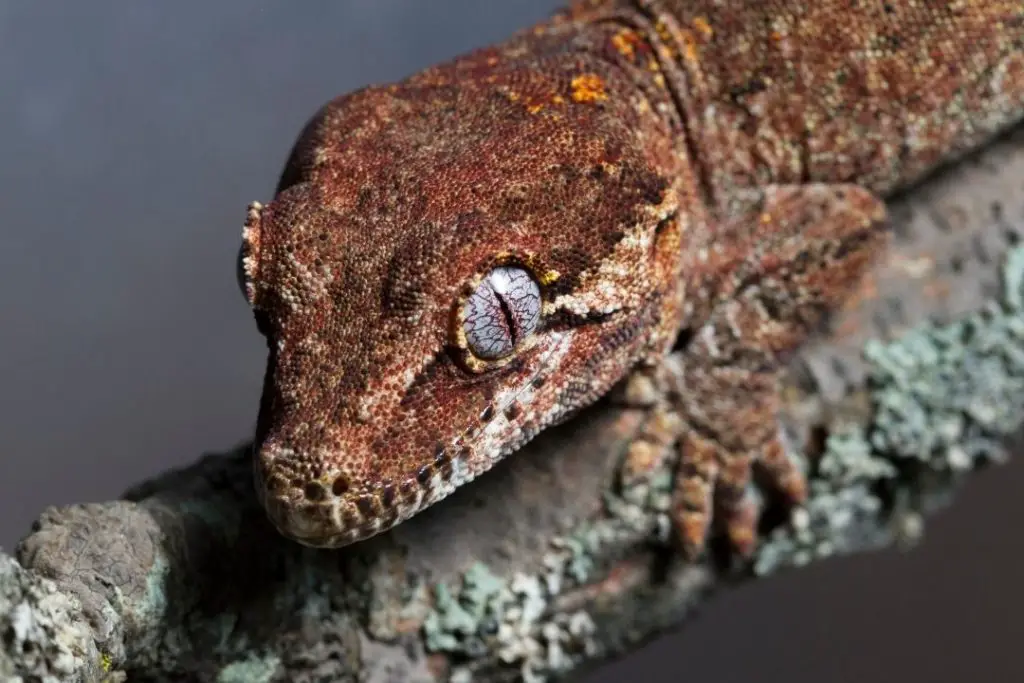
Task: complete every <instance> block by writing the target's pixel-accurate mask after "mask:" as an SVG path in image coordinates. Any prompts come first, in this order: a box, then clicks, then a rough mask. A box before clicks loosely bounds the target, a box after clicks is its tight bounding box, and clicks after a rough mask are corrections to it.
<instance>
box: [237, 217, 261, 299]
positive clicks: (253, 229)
mask: <svg viewBox="0 0 1024 683" xmlns="http://www.w3.org/2000/svg"><path fill="white" fill-rule="evenodd" d="M262 225H263V204H260V203H259V202H253V203H251V204H249V213H248V215H247V216H246V218H245V227H244V228H242V245H241V247H239V249H238V260H237V262H236V264H235V273H236V276H237V278H238V287H239V289H241V290H242V295H243V296H244V297H245V300H246V301H248V302H249V305H250V306H255V305H256V277H257V275H258V272H259V264H260V234H261V232H262V230H261V228H262Z"/></svg>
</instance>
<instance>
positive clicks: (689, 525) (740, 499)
mask: <svg viewBox="0 0 1024 683" xmlns="http://www.w3.org/2000/svg"><path fill="white" fill-rule="evenodd" d="M679 451H680V452H679V465H678V469H677V473H676V478H675V488H674V490H673V497H672V519H673V522H674V525H675V528H676V532H677V536H678V538H679V542H680V546H681V548H682V551H683V554H684V556H685V557H687V558H688V559H694V558H696V557H699V556H700V555H701V554H702V553H703V551H704V548H705V545H706V542H707V538H708V535H709V532H711V530H712V527H713V526H714V527H717V528H718V529H719V530H720V531H721V532H722V533H724V534H725V536H726V538H727V539H728V541H729V546H730V548H731V549H732V550H733V551H735V552H736V553H737V554H738V555H740V556H741V557H749V556H750V555H751V554H752V553H753V552H754V550H755V548H756V547H757V527H758V522H759V521H760V517H761V504H760V502H759V499H758V497H757V496H755V495H753V492H752V489H751V486H752V479H753V472H754V469H755V467H760V468H761V469H762V470H763V471H764V474H765V475H766V479H767V480H768V485H769V486H771V487H772V488H773V489H775V490H776V491H777V492H778V493H779V494H781V495H782V497H783V498H784V501H785V503H786V504H787V506H789V507H792V506H796V505H799V504H801V503H803V502H804V500H805V499H806V497H807V484H806V480H805V478H804V475H803V473H802V472H801V471H800V469H799V468H798V467H797V466H796V465H795V463H794V462H793V460H792V459H790V458H789V457H788V456H787V455H786V454H785V451H784V450H783V447H782V445H781V444H780V443H779V441H778V439H773V440H772V442H771V443H770V444H769V445H768V446H767V447H766V448H765V449H764V451H763V452H762V454H761V455H760V457H757V458H755V457H752V456H751V455H749V454H743V453H730V452H728V451H727V450H726V449H725V448H723V447H722V445H721V444H719V443H716V442H715V441H714V440H712V439H708V438H706V437H704V436H702V435H700V434H699V433H697V432H695V431H690V432H687V433H686V434H685V435H684V436H683V438H682V440H681V441H680V443H679ZM769 453H770V454H771V455H770V456H769Z"/></svg>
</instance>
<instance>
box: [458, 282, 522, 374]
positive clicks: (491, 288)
mask: <svg viewBox="0 0 1024 683" xmlns="http://www.w3.org/2000/svg"><path fill="white" fill-rule="evenodd" d="M540 303H541V302H540V287H539V286H538V285H537V281H536V280H534V279H533V277H532V276H531V275H530V273H528V272H527V271H526V270H524V269H522V268H517V267H515V266H501V267H499V268H495V269H494V270H492V271H491V272H489V273H487V276H486V277H484V279H483V282H481V283H480V285H479V286H478V287H477V288H476V290H475V291H474V292H473V293H472V294H471V295H470V296H469V298H468V299H467V300H466V303H465V304H464V306H463V309H462V329H463V331H464V332H465V333H466V342H467V343H468V344H469V350H470V351H472V353H473V355H474V356H476V357H478V358H482V359H484V360H497V359H499V358H504V357H505V356H507V355H509V354H511V353H512V351H513V350H514V349H515V348H516V346H517V345H518V344H519V343H520V342H521V341H522V340H524V339H526V338H527V337H529V336H530V335H531V334H533V331H534V330H536V329H537V323H538V321H539V320H540Z"/></svg>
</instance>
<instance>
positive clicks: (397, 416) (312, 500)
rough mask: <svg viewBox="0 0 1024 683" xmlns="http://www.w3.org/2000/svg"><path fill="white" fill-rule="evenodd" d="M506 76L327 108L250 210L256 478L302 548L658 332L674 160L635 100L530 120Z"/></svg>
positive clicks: (560, 405)
mask: <svg viewBox="0 0 1024 683" xmlns="http://www.w3.org/2000/svg"><path fill="white" fill-rule="evenodd" d="M508 80H509V82H513V83H514V82H518V81H516V80H515V75H514V74H512V75H510V76H509V77H508ZM520 80H521V79H520ZM502 83H503V81H502V80H501V78H497V77H496V78H494V79H491V80H486V79H484V78H483V77H480V78H475V79H474V78H466V79H463V80H462V81H460V82H459V84H458V87H456V86H455V85H453V84H452V83H451V82H448V81H446V80H445V78H444V77H443V74H440V75H439V72H427V74H426V75H422V76H420V77H417V78H414V79H412V80H410V81H406V82H404V83H403V84H400V85H397V86H387V87H381V88H372V89H366V90H363V91H360V92H357V93H354V94H352V95H349V96H346V97H342V98H339V99H338V100H335V101H334V102H332V103H330V104H329V105H327V106H326V107H325V108H324V109H323V110H322V111H321V112H320V113H319V114H318V115H317V116H316V117H315V118H314V119H313V120H312V121H311V123H310V124H309V125H308V126H307V128H306V129H305V131H304V132H303V134H302V136H301V137H300V139H299V141H298V143H297V144H296V146H295V149H294V150H293V153H292V156H291V159H290V160H289V163H288V166H287V167H286V170H285V173H284V175H283V177H282V181H281V184H280V186H279V190H278V193H277V195H276V197H275V199H274V200H273V201H272V202H271V203H270V204H268V205H266V206H263V205H259V204H254V205H253V206H252V207H251V208H250V211H249V215H248V220H247V222H246V226H245V231H244V240H243V249H242V266H243V267H242V279H243V285H244V289H245V294H246V297H247V299H248V301H249V302H250V304H251V305H252V307H253V309H254V311H255V313H256V318H257V322H258V325H259V328H260V330H261V331H262V332H263V333H264V335H265V336H266V337H267V340H268V345H269V351H270V353H269V363H268V367H267V371H266V379H265V384H264V391H263V398H262V402H261V407H260V417H259V426H258V428H257V436H256V444H255V468H256V475H257V488H258V490H259V494H260V498H261V501H262V503H263V505H264V506H265V508H266V509H267V512H268V514H269V517H270V519H271V520H272V521H273V523H274V524H275V525H276V526H277V528H278V529H279V530H280V531H281V532H282V533H284V534H285V535H287V536H289V537H291V538H293V539H295V540H298V541H300V542H302V543H305V544H307V545H313V546H321V547H337V546H342V545H346V544H348V543H351V542H354V541H357V540H360V539H363V538H366V537H368V536H371V535H373V534H375V533H377V532H380V531H383V530H385V529H387V528H389V527H390V526H393V525H394V524H397V523H398V522H400V521H402V520H404V519H407V518H408V517H410V516H412V515H413V514H415V513H416V512H418V511H419V510H421V509H423V508H424V507H426V506H428V505H430V504H431V503H433V502H435V501H437V500H439V499H441V498H443V497H445V496H446V495H447V494H449V493H450V492H451V491H453V490H454V489H455V488H457V487H458V486H459V485H461V484H463V483H465V482H468V481H469V480H470V479H472V478H474V477H475V476H477V475H479V474H481V473H482V472H484V471H486V470H487V469H489V468H490V467H491V466H492V465H493V464H494V463H495V462H497V461H498V460H499V459H501V458H502V457H503V456H505V455H507V454H508V453H509V452H511V451H513V450H515V449H516V448H518V447H520V446H521V445H522V444H524V443H525V442H526V441H527V440H529V439H530V438H532V437H533V436H534V435H535V434H536V433H537V432H539V431H540V430H542V429H544V428H545V427H546V426H548V425H551V424H553V423H556V422H558V421H561V420H563V419H565V418H566V417H568V416H569V415H570V414H571V413H572V412H574V411H576V410H577V409H579V408H582V407H584V406H586V405H587V404H589V403H591V402H593V401H594V400H596V398H598V397H599V396H601V395H602V394H603V393H605V392H606V391H607V390H608V389H609V387H610V386H611V385H612V384H613V383H614V382H616V381H617V380H618V379H619V378H621V377H622V375H623V374H624V373H625V372H626V370H627V369H628V368H629V367H630V366H631V365H632V364H634V363H635V362H636V361H637V360H638V359H640V358H641V357H642V356H643V355H644V354H646V353H649V352H651V351H652V350H653V349H654V348H655V347H658V349H659V350H660V349H661V348H663V347H664V346H665V345H666V344H667V343H670V342H671V339H670V336H669V335H670V332H668V331H669V330H670V331H671V333H674V331H675V325H676V324H677V320H675V319H674V316H675V315H676V313H675V311H676V309H677V308H678V304H674V303H672V302H673V301H674V300H675V299H677V298H678V297H677V296H675V285H673V284H671V283H672V282H673V277H674V271H673V268H675V267H677V266H676V262H677V260H678V257H677V256H676V254H678V250H679V248H680V244H679V242H680V232H681V230H682V228H681V220H680V218H679V216H678V211H677V206H676V204H677V199H676V195H675V191H674V189H673V188H672V186H671V184H670V182H669V181H668V178H670V177H671V169H670V168H668V163H669V162H668V161H667V159H668V158H669V153H668V152H667V151H665V150H662V149H661V148H660V147H659V146H658V145H657V144H655V143H654V142H652V141H651V140H652V137H653V134H652V132H651V130H650V126H648V125H647V124H646V123H645V122H644V121H643V120H641V114H640V113H639V112H638V111H634V108H632V107H619V108H614V107H611V106H610V105H609V106H601V103H599V102H597V103H595V102H593V101H581V102H572V101H566V100H565V99H563V100H562V104H561V105H560V108H558V107H554V105H552V108H551V109H550V111H547V112H544V111H534V110H532V109H531V108H529V107H526V106H524V105H523V98H524V97H527V94H524V93H519V94H518V95H517V96H516V97H510V96H509V94H508V91H507V89H505V90H503V88H502ZM563 85H564V84H561V83H558V82H556V83H548V84H544V83H542V84H541V85H540V86H538V87H540V88H541V90H544V88H546V89H547V90H544V92H548V91H554V90H557V89H558V88H562V87H563ZM509 87H511V86H509ZM517 87H519V86H517ZM565 87H568V85H565ZM533 97H534V99H536V98H538V97H540V95H538V94H536V93H534V95H533ZM545 97H548V98H549V99H550V97H551V95H550V92H548V94H547V95H545ZM527 99H529V97H527ZM663 152H664V153H663ZM659 155H661V156H659Z"/></svg>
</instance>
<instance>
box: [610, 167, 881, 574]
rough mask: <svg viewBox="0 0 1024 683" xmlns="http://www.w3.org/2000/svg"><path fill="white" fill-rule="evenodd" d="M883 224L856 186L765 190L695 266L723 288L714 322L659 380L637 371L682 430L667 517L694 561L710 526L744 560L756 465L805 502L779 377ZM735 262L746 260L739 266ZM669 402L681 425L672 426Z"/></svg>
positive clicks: (645, 458) (646, 455)
mask: <svg viewBox="0 0 1024 683" xmlns="http://www.w3.org/2000/svg"><path fill="white" fill-rule="evenodd" d="M884 223H885V209H884V205H883V203H882V202H881V201H880V200H879V199H877V198H875V197H874V196H873V195H872V194H871V193H869V192H867V191H866V190H864V189H862V188H860V187H858V186H854V185H830V184H823V183H812V184H806V185H774V186H769V187H768V188H766V189H765V190H764V191H763V193H761V195H760V197H759V200H758V201H756V202H754V203H753V204H752V206H751V210H750V211H748V212H745V213H744V215H742V216H740V217H738V218H736V219H733V220H731V221H729V222H728V223H727V224H726V225H725V226H723V228H722V229H720V230H715V231H714V233H713V234H714V236H715V237H714V239H713V245H712V246H710V247H709V248H708V249H707V250H705V251H704V252H703V253H702V256H701V260H702V262H701V263H694V264H691V265H690V269H691V271H696V272H705V273H708V274H709V275H710V278H709V279H710V280H712V281H716V282H717V286H716V287H715V292H714V294H713V296H712V297H711V298H710V299H709V301H708V305H707V314H706V316H704V318H703V319H702V320H700V321H699V322H697V323H696V324H694V325H693V326H692V327H691V329H690V333H689V334H687V335H686V339H685V340H682V341H681V342H680V344H679V345H678V346H679V348H678V350H677V351H675V352H673V353H672V354H670V355H669V356H667V357H666V358H665V359H663V361H662V362H661V363H660V364H659V365H658V366H657V367H655V368H654V369H653V371H643V370H638V372H647V373H649V374H648V376H649V378H650V380H653V381H648V382H647V383H646V384H647V386H648V387H653V388H654V393H655V394H657V395H658V396H659V397H660V398H659V399H658V400H657V402H658V403H659V404H660V405H661V406H662V409H661V410H654V411H652V415H653V417H652V419H657V420H658V421H659V422H660V423H661V424H667V425H677V426H676V427H674V428H673V429H675V430H676V432H677V434H678V439H677V440H676V441H675V442H674V444H672V447H674V448H677V449H678V455H679V459H678V465H677V469H676V474H675V485H674V491H673V497H672V510H671V515H672V518H673V522H674V524H675V528H676V530H677V534H678V538H679V541H680V543H681V546H682V549H683V552H684V554H685V555H687V556H688V557H694V556H697V555H699V554H700V553H701V552H702V550H703V548H704V546H705V542H706V539H707V536H708V533H709V530H710V529H711V527H712V521H713V520H714V521H715V522H716V524H715V526H718V527H720V528H721V530H722V531H723V532H724V533H725V534H726V535H727V536H728V539H729V542H730V544H731V546H732V547H733V548H734V549H735V550H736V551H737V552H739V553H740V554H741V555H744V556H746V555H749V554H750V553H751V552H752V551H753V549H754V547H755V545H756V526H757V522H758V518H759V512H760V510H759V509H758V503H756V502H755V500H754V498H753V497H752V496H750V495H749V490H750V485H751V481H752V473H753V470H754V468H755V467H757V468H759V469H761V470H762V471H763V473H764V475H765V480H766V481H767V482H768V484H769V485H770V486H772V487H773V488H774V489H776V490H777V492H778V493H780V494H781V495H782V496H783V497H784V499H785V500H786V501H788V502H789V503H790V504H799V503H800V502H802V501H803V499H804V497H805V495H806V482H805V479H804V474H803V473H802V472H801V471H800V470H799V469H798V468H797V467H796V465H795V463H794V462H793V460H792V459H790V458H789V457H788V455H787V454H786V451H785V449H784V447H783V445H782V443H781V442H780V427H779V423H778V412H779V408H780V396H779V389H780V381H779V380H780V375H781V372H782V370H783V368H784V366H785V362H786V359H787V356H788V354H789V352H791V351H793V350H794V349H795V348H796V347H797V346H798V345H799V344H800V343H801V342H802V341H803V340H805V339H806V338H807V336H808V335H809V334H810V333H811V332H813V331H814V330H815V328H816V327H818V326H819V324H820V322H821V320H822V318H823V316H824V314H825V313H827V311H829V310H831V309H832V308H833V307H835V306H837V305H840V304H841V302H842V301H843V299H844V298H845V296H846V295H847V294H848V292H849V291H850V289H851V288H852V287H853V286H855V285H856V283H857V282H858V280H859V279H860V277H861V276H862V275H863V273H864V272H865V271H866V269H867V268H868V267H869V265H870V263H871V261H872V257H873V256H874V255H876V254H877V253H879V251H880V250H881V249H882V248H883V246H884V241H885V231H884V229H883V228H884ZM727 245H728V246H727ZM737 249H738V251H737ZM698 253H700V252H698ZM734 253H741V254H746V256H744V257H742V258H741V259H740V261H739V263H736V262H735V261H733V260H732V259H731V258H730V255H731V254H734ZM709 266H710V268H711V270H710V271H708V270H706V269H707V268H708V267H709ZM702 269H703V270H702ZM628 393H629V392H627V395H628ZM641 393H643V392H641ZM648 393H649V392H648ZM647 400H648V402H653V401H652V399H651V398H649V397H648V398H647ZM665 405H667V406H670V407H671V410H672V411H673V412H674V413H675V414H676V416H677V417H678V420H675V421H673V420H667V419H666V417H665V414H664V412H665V411H664V406H665ZM648 431H651V432H653V433H659V434H660V433H661V432H664V431H665V430H664V429H662V430H660V431H659V430H657V429H654V430H648ZM663 436H664V435H662V438H661V440H660V443H661V445H662V448H661V449H660V455H664V450H665V447H666V446H667V445H668V444H667V442H666V440H665V439H664V438H663ZM649 441H651V443H650V444H648V443H644V444H643V445H638V447H637V448H633V449H631V450H630V452H629V454H628V455H627V459H626V462H625V464H624V472H626V473H629V472H632V473H635V472H639V471H643V470H646V469H649V468H650V466H651V462H652V452H653V451H654V450H658V449H656V448H653V447H654V446H656V445H657V443H658V439H650V440H649Z"/></svg>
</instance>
